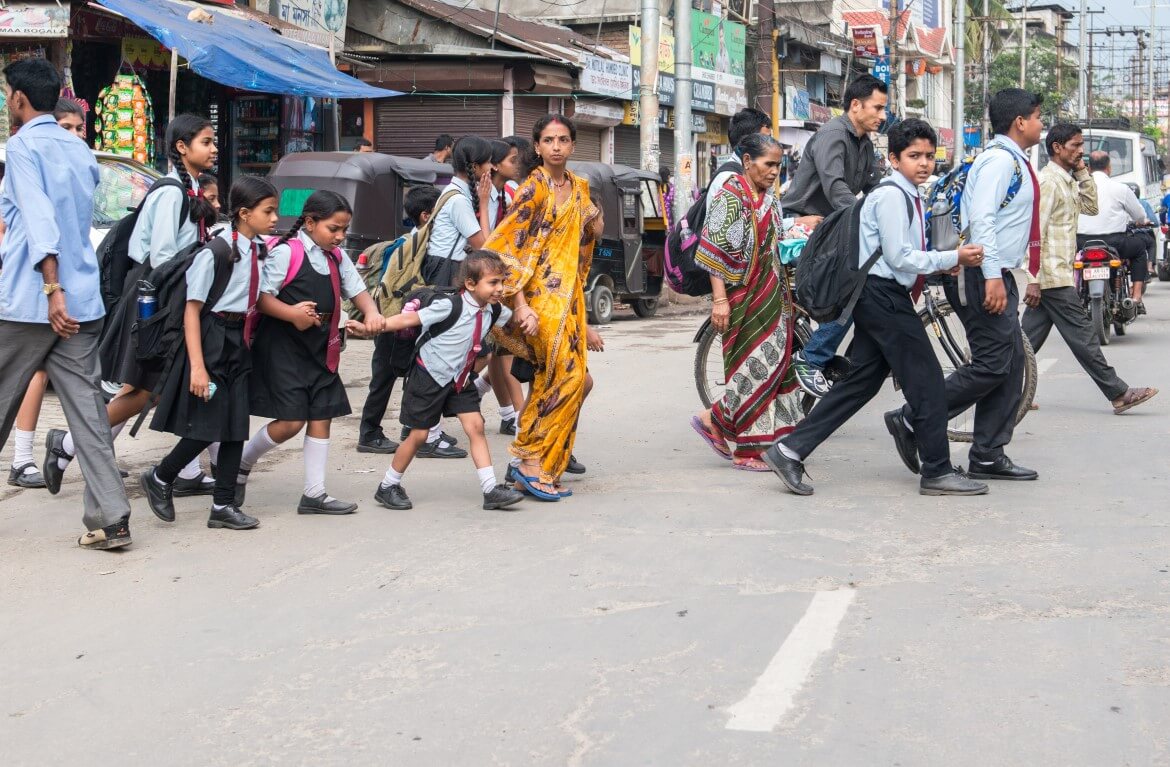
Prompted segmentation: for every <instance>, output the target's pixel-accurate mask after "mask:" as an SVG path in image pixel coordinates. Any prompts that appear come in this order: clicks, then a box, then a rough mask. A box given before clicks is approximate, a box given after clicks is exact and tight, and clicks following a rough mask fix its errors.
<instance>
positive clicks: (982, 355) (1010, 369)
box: [902, 268, 1024, 462]
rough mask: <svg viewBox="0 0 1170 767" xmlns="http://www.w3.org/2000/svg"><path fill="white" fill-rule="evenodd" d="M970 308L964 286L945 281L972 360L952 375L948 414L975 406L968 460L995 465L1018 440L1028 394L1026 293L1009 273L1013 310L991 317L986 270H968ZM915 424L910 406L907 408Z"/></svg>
mask: <svg viewBox="0 0 1170 767" xmlns="http://www.w3.org/2000/svg"><path fill="white" fill-rule="evenodd" d="M963 271H964V275H963V278H964V280H965V283H966V289H967V305H966V306H963V305H962V302H960V301H959V283H958V281H957V280H956V279H955V278H954V277H947V278H945V279H944V281H943V286H944V289H945V290H946V294H947V301H949V302H950V304H951V306H952V307H953V308H954V310H955V314H956V315H957V316H958V317H959V319H960V320H961V321H962V323H963V329H964V330H965V331H966V333H967V344H968V345H969V346H970V348H971V362H970V363H968V364H966V365H963V366H962V367H960V368H959V369H958V370H956V371H955V372H954V373H951V375H950V376H948V377H947V381H946V387H947V411H948V413H947V415H948V417H949V418H954V417H955V416H957V415H959V414H960V413H963V412H965V411H966V410H967V409H968V408H970V407H971V406H972V405H974V406H975V428H974V432H975V441H974V443H973V444H972V445H971V450H970V451H969V453H968V457H969V458H970V459H971V460H972V461H987V462H990V461H994V460H996V459H997V458H999V457H1000V456H1001V455H1003V452H1004V451H1003V449H1004V446H1006V445H1007V444H1008V443H1010V442H1011V441H1012V433H1013V432H1014V431H1015V428H1016V412H1017V411H1018V410H1019V409H1020V400H1021V398H1022V397H1023V394H1024V336H1023V331H1022V330H1020V312H1019V308H1020V291H1019V289H1018V288H1017V287H1016V280H1015V278H1014V277H1013V276H1012V273H1011V272H1010V271H1007V270H1005V271H1004V272H1003V285H1004V289H1005V290H1006V291H1007V308H1006V309H1004V312H1003V314H990V313H989V312H988V311H987V310H986V309H984V308H983V299H984V297H985V296H986V294H987V289H986V282H985V280H984V277H983V272H982V271H981V270H980V269H970V268H968V269H964V270H963ZM902 413H903V415H905V416H907V420H909V421H910V423H914V421H913V418H912V417H911V416H912V414H913V408H912V407H911V405H910V404H909V403H907V404H906V406H905V407H904V408H903V410H902Z"/></svg>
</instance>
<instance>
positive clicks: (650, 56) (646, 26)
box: [638, 0, 658, 173]
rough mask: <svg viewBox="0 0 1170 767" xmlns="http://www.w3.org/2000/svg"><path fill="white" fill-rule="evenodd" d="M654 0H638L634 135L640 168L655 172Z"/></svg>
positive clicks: (655, 39)
mask: <svg viewBox="0 0 1170 767" xmlns="http://www.w3.org/2000/svg"><path fill="white" fill-rule="evenodd" d="M657 87H658V0H642V80H641V83H640V84H639V86H638V137H639V139H640V142H639V143H640V144H641V147H642V169H643V170H648V171H651V172H652V173H657V172H658V91H657V90H656V89H657Z"/></svg>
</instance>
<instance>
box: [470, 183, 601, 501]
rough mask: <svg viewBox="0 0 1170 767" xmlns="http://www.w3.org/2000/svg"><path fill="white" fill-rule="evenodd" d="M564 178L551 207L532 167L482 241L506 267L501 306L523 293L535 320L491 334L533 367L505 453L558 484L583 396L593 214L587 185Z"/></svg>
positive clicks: (548, 186) (548, 189)
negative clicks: (527, 328)
mask: <svg viewBox="0 0 1170 767" xmlns="http://www.w3.org/2000/svg"><path fill="white" fill-rule="evenodd" d="M565 176H566V178H567V179H568V180H569V182H570V184H571V185H572V191H571V192H570V193H569V198H568V200H566V201H565V202H564V203H563V204H561V205H559V206H558V205H557V204H556V195H555V193H554V189H553V185H552V179H551V177H550V176H549V174H548V172H547V171H546V170H545V169H544V168H537V169H536V170H535V171H533V172H532V175H530V176H529V177H528V179H527V180H526V181H525V182H524V183H523V184H522V185H521V186H520V188H519V189H517V190H516V194H515V197H514V198H513V200H512V205H511V207H509V209H508V212H507V214H506V215H505V217H504V219H503V220H502V221H500V222H499V223H498V224H497V225H496V228H495V230H494V231H493V232H492V234H491V236H490V237H489V238H488V240H487V242H486V243H485V244H484V248H485V249H487V250H491V251H494V252H495V253H497V254H499V256H500V257H501V258H502V259H503V260H504V264H505V265H506V266H507V267H508V276H507V279H506V281H505V283H504V303H505V304H506V305H507V306H509V307H510V308H513V309H514V308H515V298H514V296H515V295H516V294H517V293H520V292H521V291H523V293H524V297H525V299H526V300H527V302H528V305H529V306H530V307H532V309H533V311H535V312H536V316H537V318H538V320H539V323H538V328H537V331H536V334H535V335H531V336H526V335H524V334H523V333H522V332H521V331H520V329H519V328H518V327H515V326H514V325H510V326H509V327H507V328H502V329H501V328H497V329H496V330H495V331H494V338H495V340H496V343H497V344H498V345H499V346H501V347H503V348H505V349H507V350H508V351H510V352H512V353H513V354H515V355H516V356H518V357H522V358H524V359H526V360H528V361H529V362H531V363H532V365H533V367H534V368H535V370H536V377H535V379H534V380H533V382H532V391H531V394H530V395H529V397H528V401H527V402H526V403H525V405H524V410H523V412H521V413H520V422H519V426H520V429H519V431H518V433H517V434H516V440H515V441H514V442H513V443H512V447H511V453H512V455H514V456H516V457H517V458H519V459H521V460H524V461H534V462H537V463H539V464H540V468H541V470H540V477H539V481H540V482H541V483H544V484H554V483H556V482H557V481H559V480H560V477H561V475H562V474H563V473H564V471H565V467H566V466H568V464H569V456H570V455H571V454H572V452H573V441H574V439H575V438H576V435H577V418H578V417H579V416H580V414H581V403H582V402H583V401H584V397H585V364H586V352H587V350H586V347H585V327H586V314H585V281H586V279H587V278H588V276H589V266H590V264H591V263H592V261H593V245H594V242H593V233H592V232H593V227H592V226H590V224H591V223H592V222H593V219H595V218H596V217H597V215H598V210H597V208H596V207H595V206H594V205H593V203H592V202H591V201H590V198H589V182H588V181H586V180H585V179H583V178H578V177H577V176H575V175H573V174H572V173H569V172H567V171H566V173H565Z"/></svg>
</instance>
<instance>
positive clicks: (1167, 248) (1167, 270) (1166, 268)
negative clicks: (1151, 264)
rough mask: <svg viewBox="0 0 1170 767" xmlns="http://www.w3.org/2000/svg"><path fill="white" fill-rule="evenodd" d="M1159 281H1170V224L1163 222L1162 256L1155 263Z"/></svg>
mask: <svg viewBox="0 0 1170 767" xmlns="http://www.w3.org/2000/svg"><path fill="white" fill-rule="evenodd" d="M1155 267H1156V271H1157V273H1158V281H1159V282H1170V224H1162V257H1161V258H1160V259H1159V260H1158V261H1157V263H1156V264H1155Z"/></svg>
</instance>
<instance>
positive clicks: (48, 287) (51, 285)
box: [44, 282, 65, 296]
mask: <svg viewBox="0 0 1170 767" xmlns="http://www.w3.org/2000/svg"><path fill="white" fill-rule="evenodd" d="M58 290H59V291H61V292H62V293H64V292H65V288H63V287H61V285H60V283H57V282H46V283H45V287H44V291H45V295H46V296H51V295H53V294H54V293H56V292H57V291H58Z"/></svg>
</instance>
